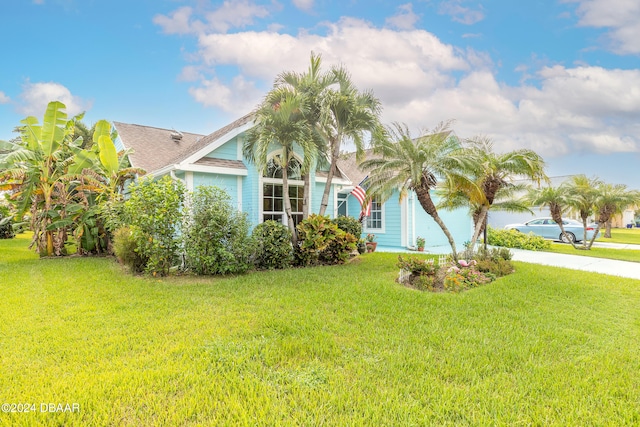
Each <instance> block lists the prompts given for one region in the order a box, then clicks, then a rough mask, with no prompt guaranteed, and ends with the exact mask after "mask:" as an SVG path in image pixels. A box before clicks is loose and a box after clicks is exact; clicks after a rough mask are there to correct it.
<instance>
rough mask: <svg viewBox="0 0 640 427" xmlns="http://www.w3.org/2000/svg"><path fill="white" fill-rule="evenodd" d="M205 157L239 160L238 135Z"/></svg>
mask: <svg viewBox="0 0 640 427" xmlns="http://www.w3.org/2000/svg"><path fill="white" fill-rule="evenodd" d="M205 157H212V158H214V159H223V160H238V137H237V136H236V137H235V138H233V139H231V140H229V141H227V142H225V143H224V144H222V145H221V146H220V147H218V148H216V149H215V150H213V151H212V152H211V153H209V154H207V155H206V156H205Z"/></svg>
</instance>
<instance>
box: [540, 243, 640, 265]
mask: <svg viewBox="0 0 640 427" xmlns="http://www.w3.org/2000/svg"><path fill="white" fill-rule="evenodd" d="M547 252H555V253H558V254H569V255H581V256H590V257H595V258H608V259H617V260H620V261H633V262H640V251H639V250H637V249H612V248H597V247H595V246H593V247H591V249H590V250H588V251H585V250H581V249H574V248H573V246H571V245H569V244H564V243H552V244H551V249H549V250H548V251H547Z"/></svg>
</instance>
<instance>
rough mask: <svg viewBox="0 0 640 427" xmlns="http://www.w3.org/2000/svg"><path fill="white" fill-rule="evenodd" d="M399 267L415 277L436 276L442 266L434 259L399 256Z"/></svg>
mask: <svg viewBox="0 0 640 427" xmlns="http://www.w3.org/2000/svg"><path fill="white" fill-rule="evenodd" d="M396 265H397V267H398V268H399V269H401V270H405V271H410V272H411V274H415V275H418V276H419V275H429V276H434V275H435V274H436V273H437V272H438V270H439V269H440V266H439V265H438V264H437V263H436V262H435V260H434V259H432V258H424V257H415V256H402V255H398V263H397V264H396Z"/></svg>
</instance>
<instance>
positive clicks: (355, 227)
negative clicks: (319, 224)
mask: <svg viewBox="0 0 640 427" xmlns="http://www.w3.org/2000/svg"><path fill="white" fill-rule="evenodd" d="M333 223H334V224H335V225H337V226H338V228H339V229H340V230H342V231H346V232H347V233H351V234H352V235H353V236H355V237H356V239H359V238H360V235H362V223H361V222H360V221H358V220H357V219H355V218H352V217H350V216H339V217H337V218H335V219H334V220H333Z"/></svg>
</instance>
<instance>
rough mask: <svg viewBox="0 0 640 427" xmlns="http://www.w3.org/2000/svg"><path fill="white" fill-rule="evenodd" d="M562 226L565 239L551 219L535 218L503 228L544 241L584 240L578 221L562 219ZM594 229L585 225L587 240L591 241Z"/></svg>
mask: <svg viewBox="0 0 640 427" xmlns="http://www.w3.org/2000/svg"><path fill="white" fill-rule="evenodd" d="M562 225H563V226H564V231H565V232H566V233H567V238H565V237H564V236H563V235H562V232H561V231H560V226H559V225H558V224H557V223H556V222H555V221H554V220H553V218H536V219H532V220H531V221H527V222H525V223H522V224H509V225H506V226H505V227H504V228H505V229H507V230H516V231H520V232H522V233H525V234H526V233H533V234H535V235H538V236H541V237H544V238H545V239H552V240H560V241H562V242H565V243H569V241H571V242H580V241H582V239H583V238H584V227H583V226H582V223H581V222H580V221H576V220H574V219H563V220H562ZM595 231H596V229H595V227H592V226H591V225H587V240H591V238H592V237H593V234H594V233H595Z"/></svg>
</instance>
